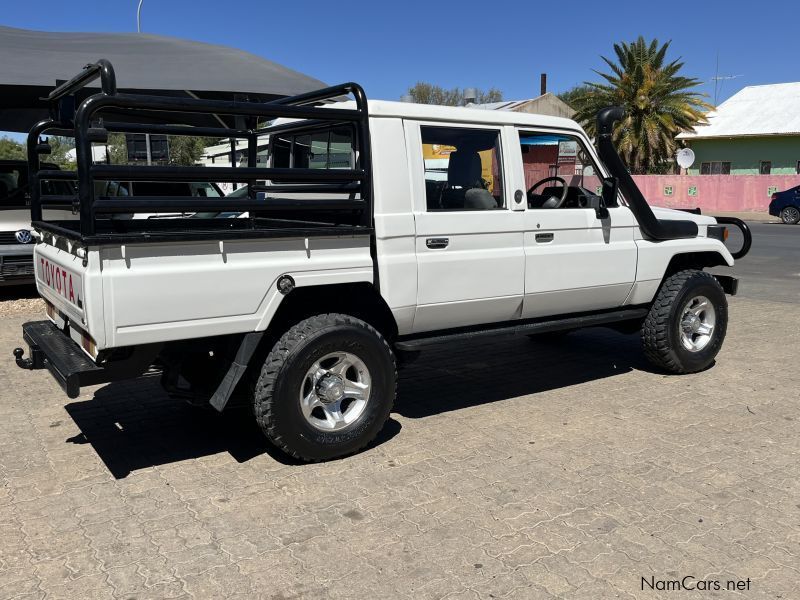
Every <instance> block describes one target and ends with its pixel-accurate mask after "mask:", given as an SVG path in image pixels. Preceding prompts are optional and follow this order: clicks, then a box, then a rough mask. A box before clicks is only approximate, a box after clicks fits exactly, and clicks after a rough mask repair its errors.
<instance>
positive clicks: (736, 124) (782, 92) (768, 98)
mask: <svg viewBox="0 0 800 600" xmlns="http://www.w3.org/2000/svg"><path fill="white" fill-rule="evenodd" d="M708 121H709V123H708V125H698V126H697V127H695V131H694V133H681V134H680V135H679V136H678V139H681V140H693V139H705V138H719V137H742V136H764V135H792V134H794V135H800V82H796V83H776V84H772V85H753V86H748V87H746V88H744V89H743V90H742V91H740V92H738V93H737V94H734V95H733V96H731V97H730V98H729V99H728V100H726V101H725V102H723V103H722V104H720V105H719V106H718V107H717V109H716V110H715V111H711V112H709V113H708Z"/></svg>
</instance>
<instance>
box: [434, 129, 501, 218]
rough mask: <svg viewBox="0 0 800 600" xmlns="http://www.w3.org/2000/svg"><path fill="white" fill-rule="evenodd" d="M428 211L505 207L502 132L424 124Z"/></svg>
mask: <svg viewBox="0 0 800 600" xmlns="http://www.w3.org/2000/svg"><path fill="white" fill-rule="evenodd" d="M420 131H421V134H422V158H423V161H424V164H425V198H426V202H427V206H428V210H429V211H437V210H496V209H502V208H504V207H505V199H504V197H503V169H502V164H501V159H500V132H499V131H497V130H495V129H464V128H460V127H421V128H420Z"/></svg>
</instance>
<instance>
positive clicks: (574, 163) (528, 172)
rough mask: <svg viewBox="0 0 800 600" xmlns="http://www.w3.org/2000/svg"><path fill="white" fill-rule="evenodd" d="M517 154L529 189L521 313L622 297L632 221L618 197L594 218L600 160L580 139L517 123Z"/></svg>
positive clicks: (630, 269) (631, 274)
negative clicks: (602, 215)
mask: <svg viewBox="0 0 800 600" xmlns="http://www.w3.org/2000/svg"><path fill="white" fill-rule="evenodd" d="M516 133H517V135H518V142H517V143H516V144H515V153H514V158H515V160H518V161H521V169H520V172H521V173H522V174H523V177H524V188H523V189H525V190H527V193H526V196H527V197H526V200H527V206H526V210H525V213H524V214H525V217H524V219H525V223H524V247H525V300H524V304H523V309H522V317H523V318H532V317H544V316H550V315H558V314H567V313H575V312H582V311H594V310H602V309H607V308H613V307H616V306H621V305H623V304H624V302H625V299H626V298H627V296H628V294H629V292H630V290H631V287H632V286H633V282H634V281H635V279H636V254H637V251H636V244H635V242H634V238H633V230H634V225H635V221H634V218H633V214H632V213H631V211H630V210H629V209H628V208H627V207H626V206H622V205H618V206H610V207H608V217H607V218H599V217H598V216H597V214H596V211H595V209H594V208H591V207H589V205H590V204H591V201H592V196H597V195H599V194H600V183H601V179H600V173H599V171H598V163H597V160H596V159H595V158H594V156H593V154H592V152H591V151H590V149H589V145H588V144H586V143H585V140H583V139H582V138H579V137H578V136H576V135H574V134H567V133H561V132H556V131H536V130H526V129H519V130H518V131H517V132H516Z"/></svg>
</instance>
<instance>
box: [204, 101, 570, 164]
mask: <svg viewBox="0 0 800 600" xmlns="http://www.w3.org/2000/svg"><path fill="white" fill-rule="evenodd" d="M524 102H527V101H524ZM367 105H368V110H369V115H370V117H399V118H401V119H414V120H418V121H450V122H455V123H475V124H482V125H522V126H527V127H555V128H557V129H570V130H573V131H581V128H580V126H579V125H578V124H577V123H576V122H575V121H573V120H572V119H565V118H563V117H551V116H548V115H540V114H532V113H519V112H512V111H508V110H486V109H485V108H473V107H463V106H439V105H436V104H414V103H412V102H390V101H388V100H369V101H368V104H367ZM324 107H325V108H345V109H353V108H355V107H356V106H355V101H353V100H348V101H346V102H333V103H330V104H325V105H324ZM298 120H302V119H284V118H281V119H275V124H282V123H290V122H292V121H298ZM267 139H268V136H263V137H259V144H262V143H265V142H266V141H267ZM239 147H246V142H244V141H242V142H240V144H239ZM229 152H230V144H229V142H227V141H226V142H223V143H222V144H218V145H216V146H208V147H206V149H205V150H204V152H203V156H205V157H210V156H219V155H222V154H227V153H229Z"/></svg>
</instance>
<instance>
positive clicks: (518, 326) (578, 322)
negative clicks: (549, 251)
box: [395, 307, 649, 352]
mask: <svg viewBox="0 0 800 600" xmlns="http://www.w3.org/2000/svg"><path fill="white" fill-rule="evenodd" d="M648 311H649V309H647V308H641V307H638V308H624V309H618V310H613V311H607V312H601V313H587V314H583V315H580V316H574V315H573V316H569V317H556V318H552V319H546V320H545V319H537V320H535V321H524V322H514V321H512V322H510V323H504V324H502V325H490V326H486V327H470V328H469V329H463V328H460V329H451V330H449V332H444V333H443V332H441V331H437V332H435V334H434V335H429V336H408V337H405V338H400V340H398V341H397V342H396V343H395V348H397V349H398V350H402V351H406V352H413V351H417V350H422V349H423V348H427V347H428V346H437V345H439V344H448V343H451V342H454V341H467V340H473V339H480V338H492V337H512V336H518V335H531V334H536V333H547V332H550V331H563V330H565V329H581V328H583V327H596V326H598V325H608V324H609V323H619V322H622V321H632V320H635V319H644V318H645V317H646V316H647V313H648Z"/></svg>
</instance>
